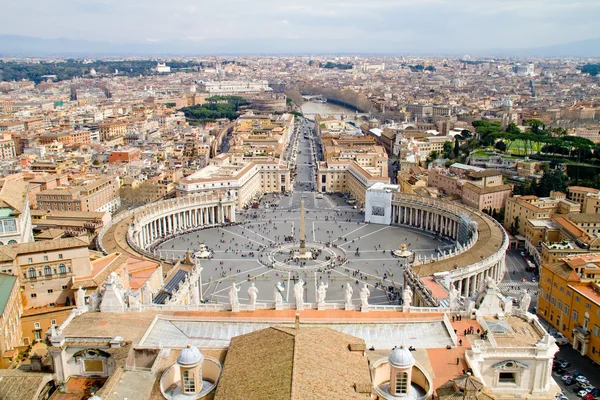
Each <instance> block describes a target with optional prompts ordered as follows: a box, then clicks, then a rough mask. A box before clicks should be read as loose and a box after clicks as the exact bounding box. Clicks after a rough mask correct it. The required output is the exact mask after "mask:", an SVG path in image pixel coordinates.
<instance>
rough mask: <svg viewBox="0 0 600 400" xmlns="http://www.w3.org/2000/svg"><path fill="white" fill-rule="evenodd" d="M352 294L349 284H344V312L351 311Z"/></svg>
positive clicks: (352, 290)
mask: <svg viewBox="0 0 600 400" xmlns="http://www.w3.org/2000/svg"><path fill="white" fill-rule="evenodd" d="M353 293H354V289H353V288H352V284H351V283H350V282H348V283H346V290H344V300H345V302H344V304H345V308H346V310H350V309H352V294H353Z"/></svg>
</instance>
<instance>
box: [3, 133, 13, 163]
mask: <svg viewBox="0 0 600 400" xmlns="http://www.w3.org/2000/svg"><path fill="white" fill-rule="evenodd" d="M16 156H17V149H16V147H15V141H14V140H13V138H12V136H11V135H9V134H6V133H3V134H2V135H0V160H14V159H15V157H16Z"/></svg>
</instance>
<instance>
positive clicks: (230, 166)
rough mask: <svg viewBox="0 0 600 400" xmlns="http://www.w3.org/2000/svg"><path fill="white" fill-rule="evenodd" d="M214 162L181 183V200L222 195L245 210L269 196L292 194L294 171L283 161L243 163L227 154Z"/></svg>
mask: <svg viewBox="0 0 600 400" xmlns="http://www.w3.org/2000/svg"><path fill="white" fill-rule="evenodd" d="M210 162H211V164H210V165H207V166H206V167H204V168H202V169H200V170H198V171H197V172H195V173H193V174H192V175H190V176H188V177H185V178H183V179H181V180H180V181H179V184H178V185H177V189H176V195H177V197H181V196H188V195H192V194H199V193H205V192H222V193H225V194H228V195H230V196H233V198H234V199H236V200H237V203H238V207H239V208H242V207H244V206H246V205H248V204H250V203H251V201H252V200H254V199H256V198H258V197H260V196H262V195H263V194H265V193H283V192H286V191H289V190H291V176H290V170H289V168H287V166H285V165H283V164H281V163H279V161H256V162H251V161H243V160H240V159H238V158H236V157H234V156H233V155H231V154H226V153H224V154H220V155H219V156H217V157H215V158H213V159H211V160H210Z"/></svg>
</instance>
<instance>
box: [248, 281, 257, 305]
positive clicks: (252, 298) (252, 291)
mask: <svg viewBox="0 0 600 400" xmlns="http://www.w3.org/2000/svg"><path fill="white" fill-rule="evenodd" d="M257 297H258V288H257V287H256V286H254V282H252V286H250V287H249V288H248V303H249V304H250V310H255V309H256V298H257Z"/></svg>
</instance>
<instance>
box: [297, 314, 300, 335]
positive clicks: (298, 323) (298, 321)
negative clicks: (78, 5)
mask: <svg viewBox="0 0 600 400" xmlns="http://www.w3.org/2000/svg"><path fill="white" fill-rule="evenodd" d="M296 330H297V331H299V330H300V313H296Z"/></svg>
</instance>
